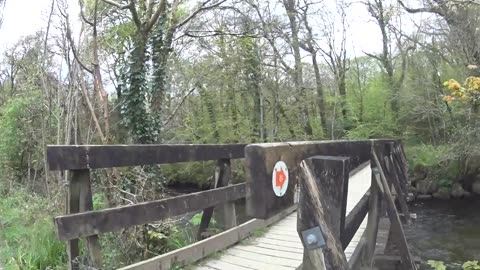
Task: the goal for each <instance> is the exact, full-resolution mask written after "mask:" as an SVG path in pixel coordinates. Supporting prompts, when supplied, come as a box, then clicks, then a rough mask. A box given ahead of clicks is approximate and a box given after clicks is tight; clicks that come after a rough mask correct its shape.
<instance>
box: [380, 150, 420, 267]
mask: <svg viewBox="0 0 480 270" xmlns="http://www.w3.org/2000/svg"><path fill="white" fill-rule="evenodd" d="M372 162H374V163H375V165H376V166H377V168H378V176H379V177H380V181H381V183H382V186H383V190H384V191H385V200H386V203H387V213H388V217H389V219H390V222H391V228H392V233H393V235H394V237H395V240H396V242H397V244H398V247H399V249H400V255H401V257H402V265H404V266H405V269H410V270H416V269H417V267H416V265H415V263H414V261H413V259H412V255H411V254H410V250H409V249H408V244H407V240H406V238H405V233H404V231H403V227H402V223H401V221H400V217H399V216H398V212H397V209H396V208H395V202H394V201H393V197H392V194H391V192H390V187H389V186H388V182H387V178H386V177H385V173H384V171H383V168H382V165H381V163H380V160H379V158H378V157H377V154H376V153H375V148H374V147H373V146H372Z"/></svg>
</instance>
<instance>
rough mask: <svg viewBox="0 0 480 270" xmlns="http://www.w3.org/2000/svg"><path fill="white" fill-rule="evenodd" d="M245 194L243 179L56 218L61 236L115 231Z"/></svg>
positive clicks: (75, 236) (62, 237)
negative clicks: (163, 197) (179, 193)
mask: <svg viewBox="0 0 480 270" xmlns="http://www.w3.org/2000/svg"><path fill="white" fill-rule="evenodd" d="M243 197H245V183H242V184H237V185H233V186H228V187H223V188H218V189H212V190H207V191H202V192H197V193H192V194H187V195H182V196H177V197H173V198H167V199H162V200H157V201H151V202H145V203H139V204H135V205H129V206H123V207H118V208H110V209H103V210H98V211H90V212H85V213H78V214H73V215H67V216H58V217H56V218H55V224H56V227H57V234H58V237H59V238H60V240H70V239H75V238H79V237H84V236H90V235H95V234H100V233H106V232H112V231H117V230H120V229H123V228H127V227H131V226H134V225H142V224H146V223H149V222H154V221H158V220H162V219H164V218H168V217H172V216H177V215H181V214H185V213H188V212H192V211H196V210H201V209H205V208H207V207H211V206H214V205H217V204H221V203H224V202H229V201H234V200H237V199H240V198H243Z"/></svg>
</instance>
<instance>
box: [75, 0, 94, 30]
mask: <svg viewBox="0 0 480 270" xmlns="http://www.w3.org/2000/svg"><path fill="white" fill-rule="evenodd" d="M78 4H79V5H80V16H81V17H82V19H83V21H85V23H87V24H88V25H90V26H93V22H91V21H90V20H88V19H87V16H85V10H84V9H85V5H84V4H83V0H78Z"/></svg>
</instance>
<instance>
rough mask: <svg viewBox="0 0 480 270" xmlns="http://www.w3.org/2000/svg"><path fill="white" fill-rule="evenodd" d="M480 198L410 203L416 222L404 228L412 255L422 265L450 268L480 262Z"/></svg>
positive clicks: (452, 269)
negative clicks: (434, 263) (440, 263)
mask: <svg viewBox="0 0 480 270" xmlns="http://www.w3.org/2000/svg"><path fill="white" fill-rule="evenodd" d="M479 209H480V198H469V199H462V200H439V199H433V200H427V201H418V200H417V201H415V202H412V203H411V204H410V211H411V212H412V213H416V214H417V219H416V220H415V222H414V223H413V224H412V225H410V226H406V227H405V234H406V237H407V240H408V243H409V245H410V247H411V250H412V253H413V254H415V255H416V256H419V257H420V258H421V260H422V262H423V266H422V268H421V269H431V268H429V267H428V266H426V262H427V261H428V260H438V261H443V262H445V264H446V266H447V269H449V270H456V269H462V267H461V265H462V264H463V263H464V262H465V261H468V260H480V227H479V225H478V224H480V210H479Z"/></svg>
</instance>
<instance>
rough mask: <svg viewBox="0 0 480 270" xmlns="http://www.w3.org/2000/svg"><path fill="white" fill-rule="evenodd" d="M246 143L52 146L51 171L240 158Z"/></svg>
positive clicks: (49, 150) (50, 149) (50, 150)
mask: <svg viewBox="0 0 480 270" xmlns="http://www.w3.org/2000/svg"><path fill="white" fill-rule="evenodd" d="M245 146H246V145H245V144H151V145H148V144H145V145H49V146H47V159H48V166H49V169H50V170H79V169H96V168H112V167H125V166H139V165H154V164H165V163H177V162H188V161H205V160H217V159H238V158H243V157H244V149H245Z"/></svg>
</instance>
